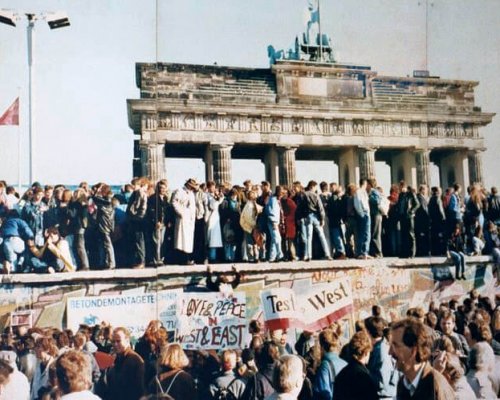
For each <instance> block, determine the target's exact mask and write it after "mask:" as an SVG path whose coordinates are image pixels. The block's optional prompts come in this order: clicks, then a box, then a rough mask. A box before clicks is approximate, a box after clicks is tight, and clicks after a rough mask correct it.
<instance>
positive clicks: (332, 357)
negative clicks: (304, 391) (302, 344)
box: [313, 329, 347, 400]
mask: <svg viewBox="0 0 500 400" xmlns="http://www.w3.org/2000/svg"><path fill="white" fill-rule="evenodd" d="M319 344H320V346H321V352H322V354H323V356H322V358H321V364H320V365H319V367H318V369H317V370H316V378H315V380H314V382H313V391H314V398H315V399H317V400H332V399H334V398H335V396H334V393H333V386H334V383H335V378H336V376H337V375H338V374H339V372H340V371H341V370H342V369H343V368H344V367H345V366H346V365H347V362H345V361H344V360H342V359H341V358H340V357H339V355H338V353H337V350H338V347H339V338H338V336H337V334H336V333H335V332H334V331H333V330H331V329H325V330H324V331H322V332H321V333H320V334H319Z"/></svg>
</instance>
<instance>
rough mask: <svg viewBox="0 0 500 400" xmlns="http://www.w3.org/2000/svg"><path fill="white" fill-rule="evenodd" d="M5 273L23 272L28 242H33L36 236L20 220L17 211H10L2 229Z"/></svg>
mask: <svg viewBox="0 0 500 400" xmlns="http://www.w3.org/2000/svg"><path fill="white" fill-rule="evenodd" d="M0 238H2V239H3V242H2V244H1V246H2V247H1V250H2V251H1V253H2V254H0V255H1V256H2V259H3V272H4V273H6V274H9V273H10V272H21V269H22V265H23V262H24V255H25V250H26V246H25V243H26V242H28V241H31V242H33V240H34V235H33V231H32V230H31V229H30V227H29V226H28V224H27V223H26V222H25V221H23V220H22V219H21V218H19V213H18V211H17V210H9V211H8V214H7V219H6V220H5V221H4V223H3V224H2V227H1V229H0Z"/></svg>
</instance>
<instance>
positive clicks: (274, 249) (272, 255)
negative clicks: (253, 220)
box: [267, 221, 283, 262]
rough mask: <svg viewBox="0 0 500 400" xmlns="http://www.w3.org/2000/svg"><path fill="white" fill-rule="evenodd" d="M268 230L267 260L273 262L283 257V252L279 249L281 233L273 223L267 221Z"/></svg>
mask: <svg viewBox="0 0 500 400" xmlns="http://www.w3.org/2000/svg"><path fill="white" fill-rule="evenodd" d="M267 228H268V231H269V259H268V261H270V262H273V261H276V260H280V259H282V258H283V252H282V251H281V234H280V231H279V229H278V228H277V227H276V228H275V227H274V224H273V223H272V222H271V221H269V222H268V224H267Z"/></svg>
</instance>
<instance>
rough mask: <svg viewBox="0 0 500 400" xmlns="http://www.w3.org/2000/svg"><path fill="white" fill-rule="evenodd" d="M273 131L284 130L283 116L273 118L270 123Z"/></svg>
mask: <svg viewBox="0 0 500 400" xmlns="http://www.w3.org/2000/svg"><path fill="white" fill-rule="evenodd" d="M269 126H270V131H271V132H282V131H283V120H282V119H281V118H272V119H271V123H270V124H269Z"/></svg>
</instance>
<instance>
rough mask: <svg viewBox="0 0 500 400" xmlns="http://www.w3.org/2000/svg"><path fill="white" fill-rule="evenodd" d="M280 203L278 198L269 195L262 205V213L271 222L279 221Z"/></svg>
mask: <svg viewBox="0 0 500 400" xmlns="http://www.w3.org/2000/svg"><path fill="white" fill-rule="evenodd" d="M280 212H281V209H280V205H279V202H278V199H276V197H275V196H272V195H271V196H270V197H269V201H268V202H267V204H266V205H265V206H264V215H265V216H266V217H267V219H268V221H269V222H271V223H273V224H279V223H280Z"/></svg>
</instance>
